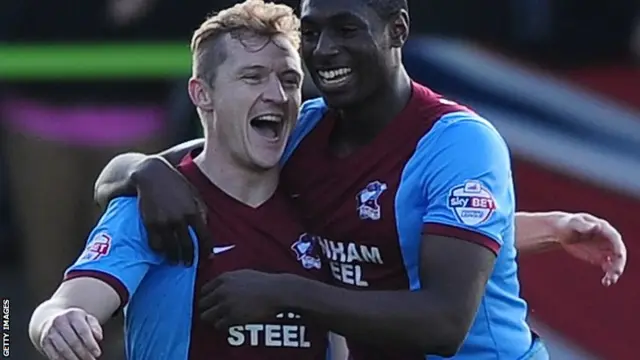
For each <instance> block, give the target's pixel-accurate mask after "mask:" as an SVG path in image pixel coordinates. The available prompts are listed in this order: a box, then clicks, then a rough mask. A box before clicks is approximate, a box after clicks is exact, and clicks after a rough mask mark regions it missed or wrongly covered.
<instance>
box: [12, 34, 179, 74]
mask: <svg viewBox="0 0 640 360" xmlns="http://www.w3.org/2000/svg"><path fill="white" fill-rule="evenodd" d="M190 56H191V55H190V52H189V47H188V45H185V44H184V43H126V44H117V43H116V44H57V45H49V44H42V45H32V44H30V45H20V44H2V43H0V79H2V80H20V81H26V80H65V79H70V80H77V79H96V80H98V79H105V78H108V79H114V78H122V79H132V80H133V79H135V80H139V79H155V78H167V77H170V78H173V77H182V76H188V74H189V72H190V69H191V58H190Z"/></svg>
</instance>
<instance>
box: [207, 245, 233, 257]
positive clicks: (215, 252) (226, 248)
mask: <svg viewBox="0 0 640 360" xmlns="http://www.w3.org/2000/svg"><path fill="white" fill-rule="evenodd" d="M234 247H236V246H235V245H228V246H214V247H213V249H211V254H213V255H218V254H222V253H223V252H227V251H229V250H231V249H233V248H234Z"/></svg>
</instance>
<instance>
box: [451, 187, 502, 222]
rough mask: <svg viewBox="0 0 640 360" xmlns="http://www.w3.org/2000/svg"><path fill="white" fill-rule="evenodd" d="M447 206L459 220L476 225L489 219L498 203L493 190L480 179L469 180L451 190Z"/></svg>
mask: <svg viewBox="0 0 640 360" xmlns="http://www.w3.org/2000/svg"><path fill="white" fill-rule="evenodd" d="M447 207H448V208H449V209H451V211H452V212H453V214H454V215H455V217H456V219H457V220H458V222H460V223H462V224H465V225H468V226H476V225H480V224H482V223H484V222H486V221H487V220H489V219H490V218H491V215H493V213H494V212H495V211H496V208H497V205H496V201H495V198H494V197H493V194H491V191H489V189H487V188H486V187H485V186H484V185H482V183H481V182H480V181H476V180H467V181H465V182H464V183H463V184H461V185H456V186H454V187H452V188H451V190H449V199H448V201H447Z"/></svg>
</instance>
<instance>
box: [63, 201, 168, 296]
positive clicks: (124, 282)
mask: <svg viewBox="0 0 640 360" xmlns="http://www.w3.org/2000/svg"><path fill="white" fill-rule="evenodd" d="M161 261H162V258H161V257H160V256H159V255H157V254H155V253H153V252H152V251H151V249H150V248H149V245H148V244H147V235H146V231H145V229H144V226H143V225H142V222H141V220H140V215H139V212H138V204H137V200H136V198H133V197H126V198H125V197H123V198H116V199H114V200H112V201H111V202H110V203H109V206H108V207H107V210H106V212H105V213H104V215H103V216H102V217H101V218H100V220H99V221H98V224H97V225H96V227H95V228H94V229H93V231H92V232H91V234H90V235H89V237H88V240H87V244H86V247H85V249H84V251H83V252H82V254H80V256H79V257H78V259H77V260H76V262H75V263H74V264H73V265H71V266H70V267H69V268H68V269H67V271H66V272H65V276H64V280H70V279H73V278H77V277H93V278H96V279H99V280H102V281H104V282H105V283H107V284H109V285H110V286H111V287H113V289H114V290H116V292H117V293H118V295H119V296H120V301H121V306H124V305H126V304H127V302H128V300H129V298H130V296H131V295H133V294H134V293H135V291H136V289H137V288H138V285H139V284H140V282H141V281H142V279H143V278H144V276H145V274H146V273H147V271H148V270H149V268H150V267H151V266H153V265H155V264H159V263H160V262H161Z"/></svg>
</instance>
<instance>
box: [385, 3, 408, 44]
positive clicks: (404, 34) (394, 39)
mask: <svg viewBox="0 0 640 360" xmlns="http://www.w3.org/2000/svg"><path fill="white" fill-rule="evenodd" d="M389 37H390V39H391V46H393V47H395V48H401V47H402V46H404V43H405V42H407V39H408V38H409V13H407V11H406V10H404V9H403V10H400V11H398V12H397V13H396V14H395V15H393V17H392V18H391V23H390V24H389Z"/></svg>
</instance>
